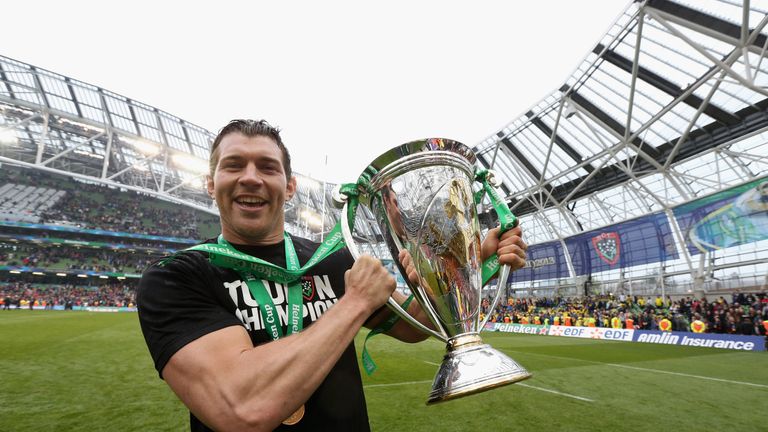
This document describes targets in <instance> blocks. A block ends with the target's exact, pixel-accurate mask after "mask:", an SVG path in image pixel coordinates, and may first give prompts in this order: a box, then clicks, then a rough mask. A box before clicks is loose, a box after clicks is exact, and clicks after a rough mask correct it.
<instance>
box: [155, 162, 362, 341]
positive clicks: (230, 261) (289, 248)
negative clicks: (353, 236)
mask: <svg viewBox="0 0 768 432" xmlns="http://www.w3.org/2000/svg"><path fill="white" fill-rule="evenodd" d="M369 181H370V177H368V176H367V175H366V176H360V179H359V180H358V182H357V183H350V184H344V185H341V187H340V193H342V194H344V195H346V196H347V199H348V203H349V206H348V212H347V218H348V221H349V225H350V226H354V224H355V218H356V216H357V207H358V204H359V199H358V195H359V193H360V190H363V191H366V190H367V189H368V188H369ZM283 237H284V240H285V262H286V265H287V268H282V267H280V266H277V265H274V264H272V263H270V262H267V261H264V260H262V259H260V258H257V257H254V256H251V255H248V254H246V253H243V252H240V251H238V250H236V249H235V248H234V247H233V246H232V245H231V244H230V243H229V242H227V241H226V240H225V239H224V237H223V236H222V235H219V237H218V241H217V244H208V243H206V244H200V245H195V246H192V247H190V248H187V249H185V250H197V251H203V252H206V253H207V254H208V260H209V261H210V262H211V264H213V265H215V266H217V267H222V268H228V269H232V270H234V271H236V272H237V273H238V274H239V275H240V277H241V278H243V279H244V280H245V283H246V285H247V286H248V290H249V291H250V292H251V295H253V297H254V299H256V301H257V302H258V303H259V306H260V313H261V314H262V320H263V321H264V324H265V326H266V327H268V332H269V334H270V336H271V337H272V339H279V338H281V337H282V336H283V332H282V327H281V326H280V325H279V321H280V320H279V317H278V315H277V310H276V308H275V304H274V302H273V301H272V298H271V296H270V295H269V293H268V292H267V289H266V287H265V286H264V283H263V281H262V280H263V279H266V280H269V281H272V282H277V283H280V284H285V285H287V286H288V299H287V301H288V330H287V332H286V333H287V334H288V335H290V334H293V333H298V332H300V331H301V330H302V328H303V325H304V321H303V319H302V315H303V313H302V312H303V311H302V306H303V301H302V292H301V291H302V290H301V286H300V284H299V283H298V280H299V279H300V278H301V277H302V276H303V275H304V274H305V273H306V272H307V271H308V270H309V269H310V268H312V267H313V266H314V265H315V264H317V263H319V262H320V261H322V260H324V259H325V258H327V257H328V256H329V255H331V254H332V253H334V252H336V251H338V250H339V249H341V248H343V247H344V246H345V243H344V236H343V235H342V233H341V221H338V222H336V225H335V226H334V227H333V229H331V231H330V232H329V233H328V236H326V238H325V239H324V240H323V242H322V243H321V244H320V246H319V247H318V248H317V250H316V251H315V253H314V254H312V256H311V257H310V258H309V260H308V261H307V262H306V264H304V266H302V267H299V259H298V256H297V255H296V250H295V249H294V247H293V241H292V240H291V238H290V236H289V235H288V233H284V234H283ZM174 255H175V254H174ZM173 257H174V256H171V257H169V258H167V259H165V260H163V262H162V264H163V265H164V264H166V263H167V262H168V261H170V260H172V259H173Z"/></svg>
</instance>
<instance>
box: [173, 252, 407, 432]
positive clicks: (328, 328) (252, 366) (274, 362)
mask: <svg viewBox="0 0 768 432" xmlns="http://www.w3.org/2000/svg"><path fill="white" fill-rule="evenodd" d="M345 281H346V292H345V294H344V296H343V297H342V298H341V299H340V300H339V301H338V302H337V303H336V304H335V305H334V306H333V307H332V308H330V309H329V310H328V311H327V312H326V313H324V314H323V316H322V317H321V318H320V319H319V320H318V321H317V322H315V323H314V324H313V325H312V326H310V327H308V328H307V329H305V330H304V331H302V332H301V333H299V334H296V335H292V336H289V337H286V338H282V339H280V340H277V341H273V342H270V343H267V344H263V345H259V346H257V347H253V345H252V343H251V339H250V337H249V336H248V333H247V332H246V331H245V329H244V328H242V327H228V328H225V329H221V330H218V331H215V332H213V333H210V334H208V335H205V336H203V337H201V338H199V339H197V340H195V341H193V342H191V343H189V344H187V345H186V346H184V347H183V348H182V349H180V350H179V351H177V352H176V353H175V354H174V355H173V356H172V357H171V359H170V360H169V362H168V364H167V365H166V366H165V368H163V371H162V373H163V377H164V379H165V380H166V382H167V383H168V385H169V386H170V387H171V389H173V391H174V392H175V393H176V394H177V395H178V397H179V398H180V399H181V400H182V402H184V404H185V405H187V407H188V408H189V409H190V411H192V413H194V414H195V416H197V417H198V418H199V419H200V420H202V421H203V422H204V423H205V424H207V425H208V426H209V427H211V428H213V429H216V430H219V431H262V430H273V429H274V428H276V427H277V426H278V425H279V424H280V423H281V422H282V421H283V420H284V419H286V418H287V417H288V416H289V415H290V414H292V413H293V412H294V411H295V410H296V409H298V408H299V407H300V406H301V405H302V404H303V403H304V402H306V400H307V399H308V398H309V397H310V396H311V395H312V393H313V392H314V391H315V390H316V389H317V387H318V386H319V385H320V384H321V383H322V381H323V380H324V379H325V377H326V375H328V373H329V372H330V370H331V368H332V367H333V366H334V365H335V364H336V362H337V361H338V359H339V358H340V357H341V354H342V353H343V352H344V350H345V349H346V348H347V346H348V345H349V343H350V342H351V341H352V340H353V339H354V337H355V335H356V334H357V332H358V330H359V329H360V327H361V326H362V324H363V322H365V320H366V319H367V318H368V317H369V315H370V314H371V313H372V312H373V311H374V310H376V309H377V308H378V307H379V306H381V305H382V304H383V303H384V302H385V301H386V299H387V298H388V297H389V295H390V294H391V293H392V291H393V290H394V288H395V281H394V279H393V278H392V277H391V276H389V275H388V274H387V272H386V270H385V269H384V268H383V267H382V266H381V263H380V262H379V261H378V260H376V259H373V258H371V257H362V258H361V259H358V260H357V261H356V262H355V265H354V266H353V268H352V269H351V270H349V271H347V274H346V275H345Z"/></svg>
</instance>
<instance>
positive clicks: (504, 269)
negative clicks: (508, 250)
mask: <svg viewBox="0 0 768 432" xmlns="http://www.w3.org/2000/svg"><path fill="white" fill-rule="evenodd" d="M482 183H483V187H484V188H485V190H486V191H487V192H488V194H489V195H490V197H491V202H492V203H493V207H494V208H495V209H496V212H497V213H498V214H499V215H500V216H501V213H502V212H503V211H506V212H507V213H508V214H509V215H512V213H511V212H510V211H509V207H507V204H506V203H505V202H504V201H502V200H500V199H498V191H497V189H496V187H497V186H498V185H499V184H500V182H499V180H498V179H497V178H496V174H495V173H494V172H493V171H492V170H487V175H486V177H485V180H484V181H482ZM494 201H496V202H494ZM512 217H513V218H514V219H513V221H514V222H512V223H511V226H510V227H509V228H514V227H516V226H517V224H518V219H517V218H515V217H514V216H512ZM502 227H503V224H502ZM502 229H503V228H502ZM501 234H503V232H500V233H499V237H501ZM510 269H511V267H510V266H509V265H508V264H504V265H502V266H501V268H500V269H499V280H498V281H497V282H496V287H497V288H496V296H495V297H494V299H493V303H491V304H490V305H489V307H488V313H487V314H486V316H485V319H484V320H483V321H482V322H480V319H479V318H480V316H479V314H478V323H479V325H478V327H477V331H478V332H481V331H483V329H484V328H485V324H486V323H487V322H488V320H489V319H490V318H491V312H492V311H493V310H494V309H496V306H497V305H498V304H499V300H500V299H501V292H502V287H506V286H507V279H509V272H510ZM505 291H506V290H505ZM481 292H482V291H481Z"/></svg>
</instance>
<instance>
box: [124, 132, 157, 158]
mask: <svg viewBox="0 0 768 432" xmlns="http://www.w3.org/2000/svg"><path fill="white" fill-rule="evenodd" d="M120 140H121V141H123V142H126V143H128V144H130V145H131V146H132V147H133V148H135V149H136V150H137V151H138V152H139V153H141V154H143V155H144V156H154V155H156V154H158V153H160V144H156V143H153V142H149V141H145V140H135V139H131V138H126V137H120Z"/></svg>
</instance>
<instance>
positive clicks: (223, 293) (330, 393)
mask: <svg viewBox="0 0 768 432" xmlns="http://www.w3.org/2000/svg"><path fill="white" fill-rule="evenodd" d="M292 239H293V244H294V247H295V249H296V254H297V255H298V258H299V262H300V263H301V265H304V263H306V262H307V261H308V260H309V258H310V257H311V256H312V254H313V253H314V252H315V250H316V249H317V247H318V246H319V245H318V244H316V243H312V242H310V241H309V240H306V239H302V238H295V237H294V238H292ZM206 243H215V240H208V241H206ZM233 246H234V247H235V248H236V249H238V250H239V251H241V252H244V253H247V254H249V255H252V256H256V257H259V258H261V259H262V260H265V261H268V262H271V263H273V264H275V265H277V266H280V267H283V268H285V265H286V263H285V245H284V243H283V242H280V243H278V244H275V245H269V246H263V247H262V246H259V247H253V246H247V247H246V246H238V245H233ZM352 264H353V259H352V256H351V255H350V254H349V252H348V251H347V250H346V249H342V250H339V251H337V252H335V253H333V254H332V255H331V256H329V257H328V258H326V259H324V260H323V261H321V262H319V263H318V264H316V265H315V266H313V267H312V268H311V269H309V271H308V272H307V273H306V274H305V275H304V276H303V277H302V279H301V285H302V294H303V297H304V313H305V316H304V328H307V327H308V326H309V325H311V324H312V323H313V322H314V321H316V320H317V319H318V318H320V316H321V315H322V314H323V312H325V311H326V310H328V308H330V307H331V306H333V304H334V303H336V302H337V301H338V299H339V298H340V297H341V296H342V295H343V294H344V272H345V271H346V270H347V269H349V268H350V267H351V266H352ZM266 287H267V288H268V289H269V293H270V296H271V297H272V300H273V301H274V304H275V307H276V309H277V310H278V315H279V316H280V321H281V323H282V325H283V334H285V333H286V329H287V325H286V317H287V313H286V309H287V305H286V303H287V300H286V291H285V289H284V287H283V286H282V285H281V284H278V283H275V282H267V283H266ZM137 304H138V309H139V320H140V323H141V330H142V332H143V333H144V338H145V340H146V342H147V346H148V347H149V351H150V354H151V355H152V359H153V360H154V362H155V368H156V369H157V371H158V372H159V373H160V374H161V375H162V370H163V368H164V367H165V365H166V363H167V362H168V360H169V359H170V358H171V356H173V354H175V353H176V352H177V351H178V350H179V349H181V348H182V347H184V346H185V345H186V344H188V343H190V342H192V341H194V340H195V339H197V338H199V337H201V336H203V335H206V334H208V333H211V332H214V331H216V330H220V329H222V328H225V327H229V326H243V327H245V329H246V330H247V331H248V334H249V335H250V337H251V341H252V342H253V345H254V346H256V345H260V344H263V343H268V342H270V341H271V338H270V336H269V334H268V333H267V331H266V330H265V329H264V326H263V324H262V321H261V314H260V313H259V308H258V305H257V303H256V301H255V300H254V299H253V297H252V295H251V293H250V291H248V287H247V286H246V284H245V283H244V282H243V281H242V280H241V278H240V276H239V275H238V274H237V272H235V271H233V270H229V269H223V268H219V267H215V266H213V265H212V264H210V263H209V261H208V259H207V254H206V253H205V252H200V251H184V252H181V253H178V254H177V255H176V256H175V257H173V259H170V260H165V261H160V262H157V263H155V264H153V265H152V266H150V267H149V268H148V269H147V270H146V271H145V272H144V275H143V276H142V278H141V281H140V283H139V288H138V295H137ZM275 361H280V359H275ZM288 366H289V365H286V367H288ZM305 408H306V413H305V415H304V418H303V419H302V420H301V421H300V422H299V423H298V424H296V425H294V426H285V425H281V426H280V427H279V428H278V429H277V430H286V431H304V430H306V431H310V430H311V431H323V430H328V431H331V430H332V431H367V430H369V425H368V414H367V410H366V405H365V396H364V394H363V387H362V380H361V378H360V371H359V369H358V365H357V355H356V353H355V347H354V344H352V343H350V344H349V346H348V347H347V349H346V350H345V351H344V353H343V354H342V356H341V358H340V359H339V361H338V362H337V363H336V365H335V366H334V367H333V369H331V371H330V373H329V374H328V376H327V377H326V378H325V380H324V381H323V383H322V384H320V387H318V389H317V390H316V391H315V393H314V394H313V395H312V396H311V397H310V398H309V400H308V401H307V402H306V404H305ZM190 418H191V420H190V426H191V430H192V431H208V430H210V429H208V428H207V427H206V426H205V425H204V424H203V423H202V422H200V421H199V420H198V419H197V418H195V416H194V415H192V414H191V413H190Z"/></svg>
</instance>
